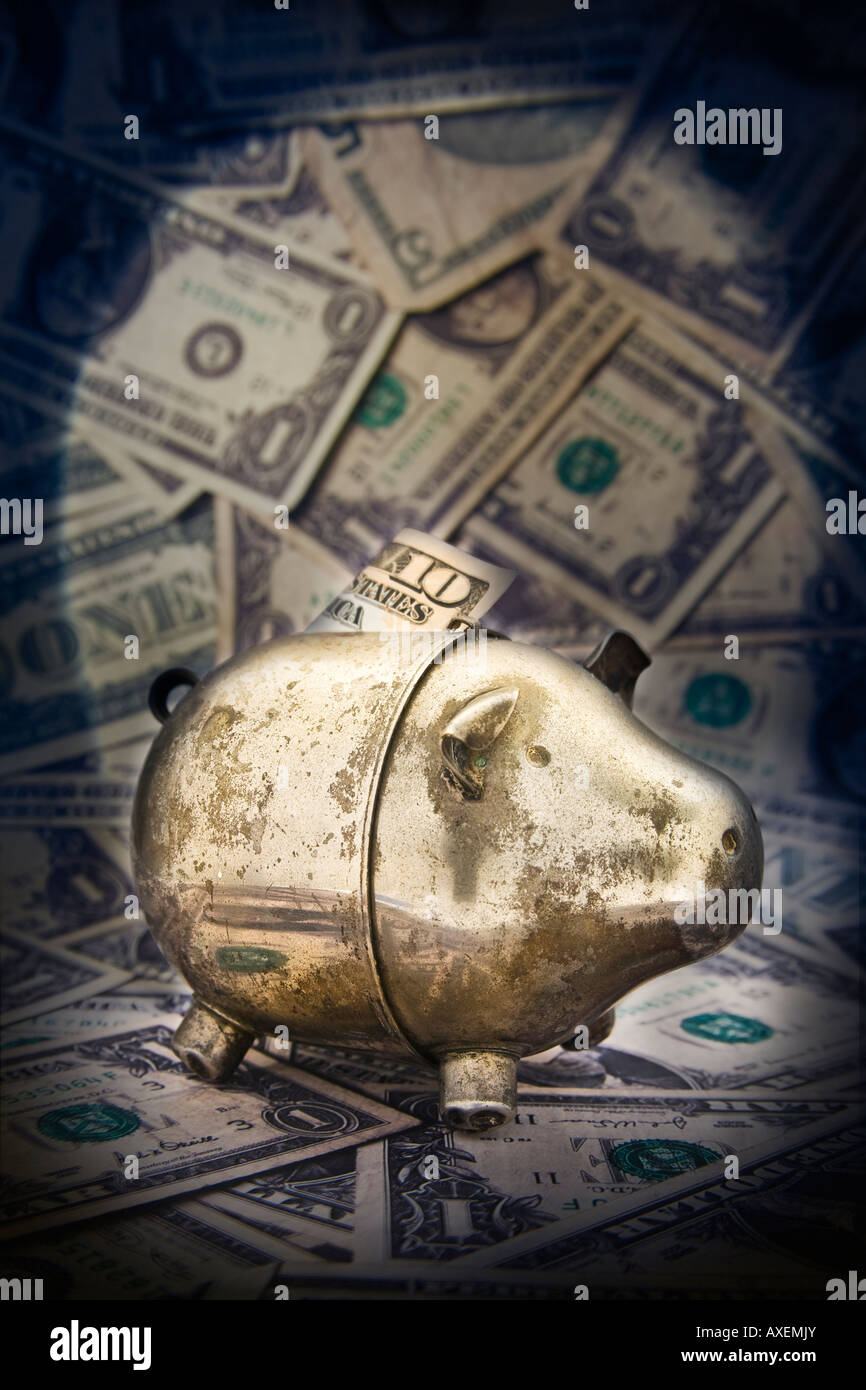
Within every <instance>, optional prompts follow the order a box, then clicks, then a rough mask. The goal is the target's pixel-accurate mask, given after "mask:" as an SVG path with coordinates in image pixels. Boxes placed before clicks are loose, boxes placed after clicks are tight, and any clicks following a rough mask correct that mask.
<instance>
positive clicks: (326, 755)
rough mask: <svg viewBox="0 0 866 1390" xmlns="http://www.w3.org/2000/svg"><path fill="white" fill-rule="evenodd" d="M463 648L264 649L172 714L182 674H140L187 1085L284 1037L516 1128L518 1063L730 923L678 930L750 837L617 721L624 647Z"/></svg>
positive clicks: (338, 643) (367, 641) (746, 878)
mask: <svg viewBox="0 0 866 1390" xmlns="http://www.w3.org/2000/svg"><path fill="white" fill-rule="evenodd" d="M474 637H475V640H473V641H471V642H467V641H465V640H461V641H458V640H457V635H456V634H454V633H441V634H436V636H435V639H434V640H433V641H432V642H431V641H430V640H429V639H428V640H427V641H426V642H425V643H424V645H423V647H420V648H418V649H417V650H416V648H415V646H414V645H410V648H409V650H408V651H407V649H406V644H405V643H404V644H401V645H400V646H399V648H396V647H395V643H394V641H393V640H392V638H391V637H389V635H387V634H381V633H371V634H345V635H343V634H334V633H326V634H315V635H314V634H307V635H301V636H295V637H288V638H279V639H277V640H274V641H272V642H267V643H265V644H264V645H262V646H260V647H256V648H254V649H253V650H251V651H247V652H245V653H243V655H240V656H238V657H235V658H234V659H233V660H231V661H229V662H227V663H226V664H225V665H223V666H220V667H219V668H218V669H217V670H215V671H213V672H212V673H211V674H210V675H209V676H208V677H206V679H204V680H203V681H201V682H200V683H199V684H197V685H196V686H195V688H194V689H193V690H192V691H191V692H190V693H189V694H187V695H186V696H185V698H183V699H182V700H181V702H180V704H179V705H178V706H177V707H176V709H175V711H174V712H173V713H172V714H171V715H168V713H167V708H166V705H165V693H166V689H167V686H166V684H165V682H166V681H167V682H168V684H169V685H170V684H171V683H172V682H173V681H175V680H184V679H185V677H184V673H167V676H166V677H165V678H164V679H163V685H162V686H161V687H160V690H159V691H157V692H156V693H155V697H154V698H155V703H153V701H152V704H153V707H154V709H155V711H156V712H157V713H158V714H159V715H160V717H161V718H163V719H164V720H165V724H164V727H163V729H162V730H161V731H160V733H159V735H158V737H157V738H156V740H155V742H154V744H153V748H152V750H151V752H150V755H149V757H148V760H147V763H146V765H145V767H144V770H143V772H142V776H141V781H140V784H139V787H138V793H137V799H136V805H135V812H134V825H133V855H134V867H135V873H136V877H137V881H138V886H139V893H140V897H141V902H142V906H143V908H144V911H145V913H146V915H147V918H148V921H149V923H150V926H151V929H152V931H153V933H154V935H155V937H156V939H157V941H158V942H159V945H160V947H161V948H162V950H163V952H164V953H165V955H166V956H167V957H168V959H169V960H170V961H171V962H172V963H173V964H174V965H175V966H176V968H177V969H178V970H179V971H180V972H181V974H182V975H183V976H184V978H185V979H186V980H187V981H188V982H189V984H190V986H191V988H192V990H193V994H194V1000H193V1003H192V1006H191V1008H190V1010H189V1012H188V1013H187V1015H186V1017H185V1019H184V1021H183V1022H182V1023H181V1025H180V1027H179V1028H178V1030H177V1033H176V1034H175V1038H174V1048H175V1051H176V1052H177V1054H178V1056H179V1057H180V1058H181V1059H182V1060H183V1061H184V1063H185V1064H186V1065H187V1066H188V1067H189V1068H190V1069H191V1070H192V1071H193V1072H195V1073H196V1074H198V1075H199V1076H202V1077H206V1078H210V1079H214V1080H220V1079H224V1078H226V1077H228V1076H230V1075H231V1073H232V1071H233V1070H234V1068H235V1067H236V1066H237V1064H238V1062H239V1061H240V1060H241V1058H242V1057H243V1055H244V1053H245V1051H246V1049H247V1048H248V1047H249V1046H250V1044H251V1043H252V1042H253V1040H254V1039H255V1038H256V1037H257V1036H260V1035H262V1034H267V1033H273V1032H275V1031H276V1030H277V1028H278V1027H279V1026H280V1025H283V1027H284V1029H287V1030H288V1033H287V1034H286V1033H285V1032H284V1033H283V1036H284V1037H285V1036H288V1037H290V1038H291V1039H297V1040H305V1041H313V1042H318V1043H325V1044H327V1043H331V1044H339V1045H340V1046H342V1047H347V1046H348V1047H352V1046H355V1047H358V1048H362V1049H368V1050H369V1049H373V1050H378V1051H380V1052H382V1053H392V1054H393V1053H397V1054H400V1055H402V1056H407V1055H409V1056H414V1057H415V1058H420V1059H424V1060H425V1061H426V1062H427V1063H428V1064H429V1063H432V1064H433V1065H435V1066H436V1067H438V1070H439V1078H440V1089H441V1109H442V1113H443V1116H444V1119H445V1120H446V1121H447V1122H448V1123H450V1124H451V1125H453V1126H454V1127H456V1128H470V1129H484V1128H487V1127H490V1126H493V1125H497V1124H501V1123H503V1122H505V1121H507V1120H509V1119H511V1118H512V1117H513V1114H514V1109H515V1101H516V1068H517V1062H518V1060H519V1059H520V1058H521V1057H523V1056H526V1055H528V1054H532V1053H536V1052H539V1051H541V1050H543V1049H545V1048H548V1047H551V1046H552V1045H554V1044H556V1043H562V1042H567V1041H568V1040H570V1039H573V1038H575V1037H578V1038H582V1039H583V1041H584V1043H585V1044H587V1045H590V1046H591V1045H594V1044H595V1043H597V1042H598V1041H600V1040H601V1039H602V1038H603V1037H605V1036H606V1035H607V1033H608V1032H609V1030H610V1027H611V1024H612V1021H613V1013H612V1010H613V1006H614V1004H615V1003H616V1001H617V1000H618V999H621V998H622V996H623V995H625V994H627V993H628V992H629V991H630V990H632V989H634V988H635V986H637V985H639V984H641V983H642V982H643V981H645V980H647V979H649V978H651V977H652V976H656V975H660V974H662V973H664V972H665V971H668V970H673V969H674V968H675V967H677V966H680V965H684V964H687V963H688V962H690V961H695V960H699V959H700V958H701V957H702V956H706V955H709V954H711V953H712V952H714V951H718V950H720V949H721V948H722V947H724V946H725V945H727V944H728V942H729V941H731V940H732V939H733V938H734V937H735V936H737V935H738V934H739V932H740V931H741V930H742V929H743V926H744V925H745V921H746V920H747V918H748V913H746V914H741V915H740V916H739V917H737V915H736V914H734V920H733V921H731V920H730V914H721V915H722V916H723V917H726V918H727V919H726V920H724V921H722V922H714V923H712V924H710V923H703V922H701V920H700V919H701V916H702V915H704V914H701V913H695V912H691V913H689V912H685V913H684V912H683V911H681V910H679V909H681V906H682V904H683V903H688V902H689V900H694V898H695V895H696V893H698V892H699V885H705V886H706V889H707V890H709V889H721V890H723V892H726V893H727V894H729V895H736V893H737V890H753V889H757V888H759V887H760V882H761V873H762V863H763V851H762V844H761V835H760V831H759V829H758V825H757V822H756V819H755V815H754V812H753V810H752V808H751V806H750V805H749V803H748V801H747V800H746V798H745V797H744V796H743V794H742V793H741V792H740V791H739V789H738V788H737V787H736V786H735V785H734V784H733V783H732V782H731V781H730V780H729V779H728V778H727V777H725V776H724V775H723V774H722V773H720V772H716V771H714V770H713V769H711V768H709V767H706V766H704V765H703V764H701V763H699V762H696V761H695V760H694V759H692V758H690V757H687V756H685V755H684V754H683V753H680V752H678V751H677V750H676V749H675V748H673V747H671V746H670V745H669V744H667V743H665V742H664V741H663V740H662V739H661V738H659V737H657V736H656V735H655V734H654V733H652V732H651V731H650V730H649V729H648V728H646V727H645V725H643V724H642V723H641V722H640V721H639V720H638V719H637V718H636V717H635V716H634V715H633V713H632V712H631V699H632V693H633V690H634V684H635V680H636V679H637V677H638V675H639V674H640V671H641V670H642V669H643V668H644V667H645V666H646V665H647V664H648V658H647V657H646V656H645V655H644V653H643V652H642V651H641V650H640V648H639V647H638V646H637V645H636V643H634V642H633V640H632V639H631V638H630V637H628V636H627V634H625V633H622V632H616V633H613V634H611V636H609V637H608V638H607V639H606V641H605V642H604V643H602V644H601V646H600V647H599V648H598V649H597V650H596V652H595V653H593V655H592V657H591V658H590V659H589V660H588V661H587V663H586V666H585V667H581V666H577V665H574V664H573V663H571V662H569V661H567V660H565V659H563V658H562V657H559V656H556V655H554V654H552V653H550V652H546V651H544V650H541V649H540V648H537V647H533V646H526V645H522V644H520V643H517V642H511V641H508V640H504V639H499V638H497V637H495V636H493V635H491V636H489V637H488V635H487V634H486V633H483V632H482V633H481V634H480V639H479V633H478V631H477V630H476V631H475V633H474ZM386 639H387V640H386ZM192 680H194V677H189V678H188V680H187V683H191V682H192ZM743 896H744V894H741V898H742V897H743ZM705 915H708V916H709V915H715V916H718V915H719V914H718V913H716V914H709V913H708V914H705ZM578 1030H585V1031H583V1032H579V1031H578Z"/></svg>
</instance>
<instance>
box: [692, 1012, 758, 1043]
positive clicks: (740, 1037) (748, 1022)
mask: <svg viewBox="0 0 866 1390" xmlns="http://www.w3.org/2000/svg"><path fill="white" fill-rule="evenodd" d="M680 1027H681V1028H683V1029H685V1031H686V1032H687V1033H691V1034H692V1035H693V1036H694V1037H696V1038H712V1039H713V1041H714V1042H726V1043H756V1042H763V1041H764V1039H765V1038H771V1037H772V1036H773V1030H772V1028H771V1027H770V1026H769V1024H767V1023H761V1022H760V1020H759V1019H757V1018H744V1017H743V1015H742V1014H693V1015H692V1017H691V1018H684V1019H683V1021H682V1022H681V1024H680Z"/></svg>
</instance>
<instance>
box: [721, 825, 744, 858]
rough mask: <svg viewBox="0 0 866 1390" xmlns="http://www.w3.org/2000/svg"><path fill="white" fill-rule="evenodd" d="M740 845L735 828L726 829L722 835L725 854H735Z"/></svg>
mask: <svg viewBox="0 0 866 1390" xmlns="http://www.w3.org/2000/svg"><path fill="white" fill-rule="evenodd" d="M739 847H740V841H739V838H738V836H737V832H736V830H726V831H725V833H724V835H723V836H722V849H723V850H724V851H725V854H736V852H737V850H738V849H739Z"/></svg>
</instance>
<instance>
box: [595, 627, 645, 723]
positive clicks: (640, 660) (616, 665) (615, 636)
mask: <svg viewBox="0 0 866 1390" xmlns="http://www.w3.org/2000/svg"><path fill="white" fill-rule="evenodd" d="M583 664H584V668H585V669H586V670H587V671H589V673H590V675H593V676H595V678H596V680H599V681H601V683H602V685H606V686H607V688H608V690H612V691H613V693H614V695H618V696H619V698H620V699H621V700H622V701H623V702H624V703H625V704H626V705H628V707H629V709H631V704H632V700H633V699H634V687H635V682H636V680H637V678H638V676H639V675H640V673H641V671H645V670H646V668H647V667H648V666H649V664H650V658H649V657H648V656H647V654H646V652H645V651H644V650H643V648H642V647H639V646H638V644H637V642H636V641H635V640H634V638H633V637H629V635H628V633H627V632H622V631H621V630H620V629H617V630H616V631H615V632H609V633H608V634H607V636H606V637H605V638H603V639H602V641H601V642H599V644H598V646H597V647H596V649H595V651H594V652H593V653H592V654H591V655H590V656H588V657H587V659H586V661H585V662H584V663H583Z"/></svg>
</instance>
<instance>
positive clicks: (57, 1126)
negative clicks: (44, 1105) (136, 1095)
mask: <svg viewBox="0 0 866 1390" xmlns="http://www.w3.org/2000/svg"><path fill="white" fill-rule="evenodd" d="M139 1123H140V1121H139V1118H138V1116H137V1115H136V1113H135V1111H134V1110H121V1108H120V1106H119V1105H109V1104H108V1102H107V1101H104V1100H95V1101H86V1100H83V1101H80V1102H79V1103H78V1104H77V1105H64V1106H62V1107H61V1109H60V1110H46V1112H45V1114H44V1115H40V1116H39V1119H38V1121H37V1124H36V1128H37V1129H38V1130H39V1133H40V1134H44V1135H45V1137H46V1139H66V1140H68V1141H69V1142H70V1143H71V1144H102V1143H105V1142H107V1141H110V1140H112V1139H121V1138H122V1137H123V1135H124V1134H132V1133H133V1132H134V1131H135V1130H137V1129H138V1126H139Z"/></svg>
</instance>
